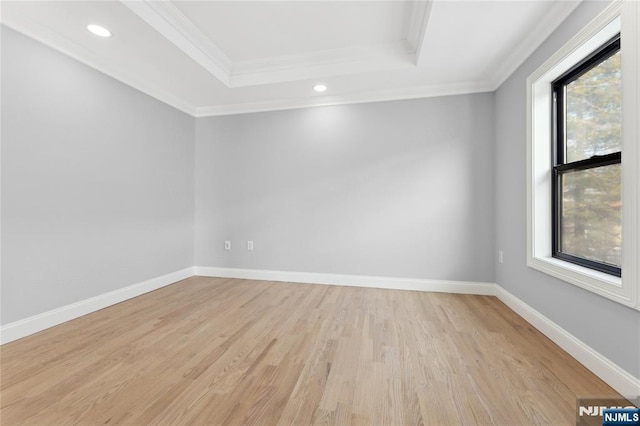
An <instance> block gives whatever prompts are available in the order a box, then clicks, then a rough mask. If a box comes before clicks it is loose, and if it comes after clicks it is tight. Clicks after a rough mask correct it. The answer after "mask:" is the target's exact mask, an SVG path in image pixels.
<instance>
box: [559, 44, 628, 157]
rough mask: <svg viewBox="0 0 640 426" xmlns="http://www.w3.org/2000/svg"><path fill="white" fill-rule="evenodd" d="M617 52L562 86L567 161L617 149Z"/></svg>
mask: <svg viewBox="0 0 640 426" xmlns="http://www.w3.org/2000/svg"><path fill="white" fill-rule="evenodd" d="M621 81H622V80H621V75H620V51H618V52H616V53H615V54H614V55H612V56H610V57H609V58H607V59H605V60H604V61H603V62H601V63H599V64H598V65H596V66H595V67H593V68H591V69H590V70H589V71H587V72H586V73H584V74H582V75H581V76H580V77H578V78H577V79H576V80H574V81H572V82H571V83H569V84H567V85H566V86H565V99H566V101H565V102H566V159H565V162H566V163H571V162H574V161H579V160H583V159H586V158H591V157H592V156H594V155H604V154H609V153H612V152H617V151H620V148H621V141H622V107H621V104H622V85H621Z"/></svg>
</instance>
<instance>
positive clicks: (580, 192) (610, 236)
mask: <svg viewBox="0 0 640 426" xmlns="http://www.w3.org/2000/svg"><path fill="white" fill-rule="evenodd" d="M560 182H561V183H560V184H561V188H562V202H561V210H562V211H561V221H560V227H561V231H560V235H561V242H560V246H561V247H560V249H561V251H562V252H563V253H566V254H570V255H573V256H578V257H581V258H585V259H589V260H593V261H596V262H602V263H606V264H609V265H614V266H618V267H619V266H621V263H622V262H621V257H622V214H621V213H622V209H621V207H622V203H621V195H620V194H621V192H620V164H613V165H609V166H604V167H596V168H591V169H586V170H579V171H570V172H566V173H563V174H562V175H561V178H560Z"/></svg>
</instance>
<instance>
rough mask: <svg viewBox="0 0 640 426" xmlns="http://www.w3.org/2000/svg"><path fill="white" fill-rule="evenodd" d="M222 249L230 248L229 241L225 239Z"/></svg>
mask: <svg viewBox="0 0 640 426" xmlns="http://www.w3.org/2000/svg"><path fill="white" fill-rule="evenodd" d="M224 249H225V250H231V241H225V242H224Z"/></svg>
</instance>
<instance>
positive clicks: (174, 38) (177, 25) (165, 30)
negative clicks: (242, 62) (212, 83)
mask: <svg viewBox="0 0 640 426" xmlns="http://www.w3.org/2000/svg"><path fill="white" fill-rule="evenodd" d="M121 2H122V3H123V4H124V5H125V6H126V7H128V8H129V10H131V11H132V12H133V13H134V14H136V15H137V16H138V17H140V18H141V19H142V20H143V21H145V22H146V23H147V24H149V25H150V26H151V27H152V28H154V29H155V30H156V31H158V32H159V33H160V34H162V35H163V36H164V37H165V38H166V39H167V40H169V41H170V42H171V43H173V44H174V45H175V46H176V47H178V48H179V49H180V50H181V51H182V52H184V53H185V54H186V55H187V56H189V57H190V58H191V59H193V60H194V61H196V62H197V63H198V64H199V65H200V66H202V67H203V68H204V69H206V70H207V71H208V72H209V73H211V74H212V75H213V76H214V77H215V78H217V79H218V80H219V81H220V82H222V83H224V84H225V85H227V86H229V82H230V77H229V75H230V73H231V67H232V63H231V59H229V57H228V56H227V55H226V54H225V53H224V52H223V51H222V50H221V49H220V48H219V47H218V46H216V44H215V43H214V42H213V41H211V39H209V38H208V37H207V36H206V35H204V34H203V33H202V31H201V30H200V29H199V28H198V27H197V26H196V25H195V24H193V22H191V21H190V20H189V19H188V18H187V17H186V16H184V14H183V13H182V12H181V11H180V10H179V9H178V8H177V7H175V6H174V5H173V4H172V3H171V2H170V1H152V0H136V1H125V0H121Z"/></svg>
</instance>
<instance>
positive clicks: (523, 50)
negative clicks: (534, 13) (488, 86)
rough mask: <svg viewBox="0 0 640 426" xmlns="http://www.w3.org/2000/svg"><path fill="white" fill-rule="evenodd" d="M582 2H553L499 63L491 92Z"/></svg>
mask: <svg viewBox="0 0 640 426" xmlns="http://www.w3.org/2000/svg"><path fill="white" fill-rule="evenodd" d="M582 1H583V0H569V1H559V2H555V3H554V5H553V6H552V7H551V9H549V11H548V12H547V13H546V14H545V15H544V17H543V18H542V19H540V21H539V22H538V24H537V25H536V26H535V27H534V28H533V29H532V30H531V31H529V33H528V35H527V36H526V37H525V38H524V39H522V40H521V41H520V42H519V43H518V44H517V45H516V46H514V48H513V49H511V54H510V55H509V56H508V57H507V58H506V59H505V60H504V61H501V62H500V63H499V64H497V65H498V66H497V67H496V69H495V71H494V72H493V79H492V80H493V82H494V83H493V90H497V89H498V88H499V87H500V86H501V85H502V83H504V82H505V81H506V80H507V79H508V78H509V77H510V76H511V74H513V73H514V72H515V70H517V69H518V67H519V66H520V65H522V64H523V63H524V61H526V60H527V58H529V57H530V56H531V55H532V54H533V52H535V51H536V49H537V48H538V47H540V45H541V44H542V43H543V42H544V41H545V40H546V39H547V38H548V37H549V35H551V33H552V32H553V31H555V30H556V29H557V28H558V27H559V26H560V24H562V22H564V20H565V19H567V17H569V15H571V13H572V12H573V11H574V10H575V9H576V8H577V7H578V6H579V5H580V3H582Z"/></svg>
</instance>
